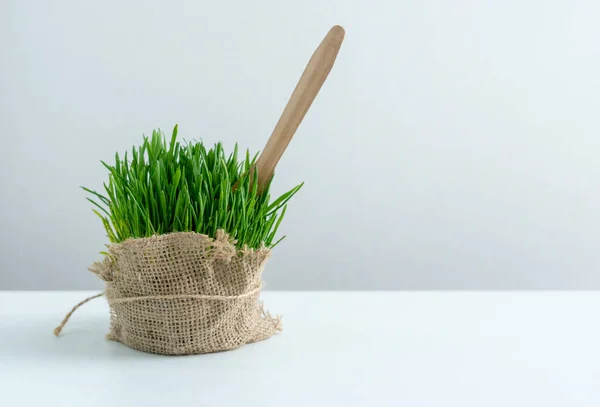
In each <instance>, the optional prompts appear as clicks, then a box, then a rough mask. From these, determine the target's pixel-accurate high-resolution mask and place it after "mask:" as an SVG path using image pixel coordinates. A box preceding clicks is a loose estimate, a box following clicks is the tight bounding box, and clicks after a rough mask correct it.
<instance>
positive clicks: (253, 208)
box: [55, 26, 344, 355]
mask: <svg viewBox="0 0 600 407" xmlns="http://www.w3.org/2000/svg"><path fill="white" fill-rule="evenodd" d="M343 36H344V30H343V29H342V28H341V27H339V26H335V27H333V28H332V29H331V30H330V31H329V33H328V34H327V36H326V37H325V39H324V40H323V41H322V43H321V44H320V45H319V47H318V48H317V50H316V51H315V53H314V54H313V56H312V58H311V60H310V62H309V64H308V66H307V67H306V69H305V71H304V73H303V75H302V77H301V78H300V81H299V83H298V85H297V86H296V89H295V90H294V93H293V94H292V96H291V98H290V100H289V102H288V104H287V106H286V108H285V109H284V111H283V113H282V115H281V118H280V120H279V122H278V123H277V125H276V127H275V129H274V131H273V134H272V135H271V137H270V138H269V141H268V143H267V145H266V146H265V149H264V150H263V152H262V153H261V155H260V156H258V155H254V156H253V157H251V156H250V154H249V152H248V151H247V150H246V152H245V154H242V155H239V154H238V153H239V150H238V146H237V144H236V145H235V147H234V149H233V152H231V153H230V154H226V153H225V151H224V148H223V145H222V144H221V143H216V144H215V145H214V147H212V148H207V147H206V146H205V145H204V144H203V143H202V142H190V143H186V144H182V143H180V142H179V141H178V140H177V132H178V128H177V126H175V128H174V129H173V132H172V134H171V136H170V137H169V138H167V137H166V136H165V135H164V134H163V133H162V132H161V131H160V130H155V131H154V132H153V133H152V136H151V137H144V139H143V142H142V144H141V145H140V146H138V147H134V148H132V150H131V151H130V152H129V154H128V153H125V154H124V155H123V156H122V157H121V156H119V155H118V154H116V155H115V160H114V164H108V163H106V162H102V164H103V165H104V167H105V168H106V169H107V170H108V182H107V183H105V184H104V190H103V191H102V192H97V191H95V190H93V189H90V188H85V187H84V188H83V189H84V190H85V191H86V192H87V193H88V194H89V196H88V197H87V199H88V200H89V201H90V202H91V203H92V204H93V206H94V212H95V213H96V215H97V216H98V217H99V218H100V219H101V221H102V224H103V225H104V228H105V229H106V233H107V236H108V238H109V240H110V244H109V245H107V246H108V249H107V251H105V252H102V254H103V256H104V257H103V259H102V260H101V261H99V262H95V263H94V264H93V265H92V266H91V267H90V271H92V272H93V273H94V274H96V275H97V276H98V277H99V278H100V279H102V280H103V281H104V282H105V287H106V288H105V291H104V292H103V293H102V294H99V295H105V297H106V299H107V301H108V304H109V306H110V310H111V313H110V315H111V324H110V331H109V334H108V338H109V339H112V340H116V341H119V342H121V343H123V344H125V345H127V346H130V347H131V348H134V349H137V350H141V351H146V352H152V353H160V354H167V355H185V354H199V353H209V352H216V351H223V350H229V349H234V348H237V347H239V346H242V345H244V344H246V343H250V342H255V341H259V340H262V339H266V338H268V337H270V336H272V335H273V334H274V333H276V332H277V331H279V330H280V329H281V322H280V318H279V316H277V317H272V316H271V315H270V314H269V313H268V312H267V311H265V310H264V309H263V307H262V304H261V303H260V302H259V296H260V291H261V287H262V278H261V274H262V271H263V268H264V265H265V262H266V260H267V258H268V257H269V256H270V254H271V250H272V249H273V248H274V247H275V246H276V245H277V244H279V242H281V240H282V239H283V237H279V236H278V235H277V231H278V228H279V226H280V224H281V221H282V219H283V217H284V215H285V213H286V208H287V203H288V202H289V200H290V199H291V198H292V197H293V196H294V195H295V194H296V193H297V192H298V191H299V190H300V188H301V187H302V185H303V184H300V185H297V186H295V187H293V188H291V189H290V190H289V191H287V192H286V193H284V194H282V195H281V196H279V197H277V198H276V199H271V196H270V193H269V191H270V186H271V183H272V181H273V174H274V170H275V166H276V165H277V163H278V161H279V159H280V158H281V156H282V154H283V152H284V151H285V149H286V147H287V145H288V144H289V142H290V140H291V138H292V137H293V135H294V133H295V131H296V129H297V128H298V126H299V125H300V122H301V121H302V119H303V118H304V115H305V114H306V112H307V110H308V108H309V107H310V105H311V103H312V101H313V100H314V98H315V97H316V95H317V93H318V91H319V89H320V88H321V86H322V84H323V82H324V81H325V78H326V77H327V75H328V73H329V71H330V70H331V67H332V66H333V63H334V61H335V58H336V55H337V53H338V50H339V48H340V45H341V42H342V39H343ZM99 295H98V296H99ZM95 297H97V296H94V297H90V298H88V299H86V300H84V301H82V302H81V303H79V304H77V305H76V306H75V308H73V310H72V311H71V312H70V313H69V314H67V316H66V317H65V319H64V320H63V322H62V323H61V324H60V325H59V326H58V327H57V328H56V329H55V334H56V335H57V336H58V335H59V334H60V331H61V330H62V328H63V327H64V325H65V323H66V322H67V320H68V319H69V317H70V315H71V314H72V313H73V312H74V311H75V310H76V309H77V308H78V307H79V306H81V305H82V304H84V303H85V302H87V301H89V300H91V299H92V298H95Z"/></svg>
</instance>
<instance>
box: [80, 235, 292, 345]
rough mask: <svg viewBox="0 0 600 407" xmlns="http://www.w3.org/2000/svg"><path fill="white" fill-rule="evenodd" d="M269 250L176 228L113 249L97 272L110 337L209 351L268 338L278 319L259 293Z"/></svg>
mask: <svg viewBox="0 0 600 407" xmlns="http://www.w3.org/2000/svg"><path fill="white" fill-rule="evenodd" d="M269 255H270V250H269V249H267V248H265V247H262V248H260V249H256V250H252V249H247V248H245V249H243V250H237V249H236V247H235V242H234V241H231V240H230V239H229V236H228V235H227V234H226V233H225V232H223V231H218V232H217V235H216V239H214V240H213V239H211V238H209V237H208V236H206V235H201V234H198V233H193V232H177V233H171V234H165V235H158V236H152V237H149V238H142V239H130V240H127V241H125V242H123V243H119V244H114V245H111V246H110V247H109V250H108V255H107V256H106V257H105V259H104V260H103V261H101V262H96V263H94V264H93V265H92V266H91V267H90V271H92V272H93V273H95V274H96V275H97V276H98V277H100V278H101V279H102V280H104V281H105V282H106V291H105V294H106V298H107V300H108V303H109V305H110V309H111V327H110V332H109V334H108V338H109V339H113V340H117V341H119V342H122V343H123V344H125V345H127V346H129V347H131V348H134V349H138V350H141V351H145V352H152V353H159V354H166V355H189V354H199V353H210V352H218V351H224V350H230V349H235V348H238V347H240V346H242V345H244V344H246V343H250V342H255V341H260V340H263V339H266V338H268V337H270V336H272V335H273V334H275V333H276V332H277V331H279V330H281V323H280V318H279V317H271V315H270V314H269V313H268V312H266V311H264V310H263V308H262V304H261V303H259V301H258V298H259V295H260V288H261V274H262V271H263V268H264V265H265V263H266V261H267V258H268V257H269Z"/></svg>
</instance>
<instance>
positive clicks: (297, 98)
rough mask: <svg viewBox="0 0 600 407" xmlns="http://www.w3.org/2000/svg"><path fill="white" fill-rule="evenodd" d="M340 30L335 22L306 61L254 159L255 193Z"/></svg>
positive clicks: (326, 68)
mask: <svg viewBox="0 0 600 407" xmlns="http://www.w3.org/2000/svg"><path fill="white" fill-rule="evenodd" d="M344 33H345V32H344V29H343V28H342V27H340V26H339V25H336V26H333V28H331V30H329V32H328V33H327V35H326V36H325V38H324V39H323V41H321V44H320V45H319V47H318V48H317V49H316V51H315V52H314V53H313V55H312V57H311V58H310V61H308V65H307V66H306V68H305V69H304V72H303V73H302V76H301V77H300V80H299V81H298V84H297V85H296V88H295V89H294V92H293V93H292V96H291V97H290V100H289V101H288V103H287V105H286V106H285V109H284V110H283V113H282V114H281V117H280V118H279V121H278V122H277V125H276V126H275V129H274V130H273V133H272V134H271V137H269V141H268V142H267V145H266V146H265V148H264V150H263V151H262V153H261V155H260V157H258V160H257V161H256V166H255V168H256V170H257V171H258V192H259V193H262V192H263V191H264V190H265V188H266V187H267V185H268V184H269V181H270V180H271V178H272V177H273V173H274V171H275V166H276V165H277V163H278V162H279V159H280V158H281V156H282V155H283V152H284V151H285V149H286V148H287V146H288V144H289V143H290V140H291V139H292V137H293V136H294V133H296V130H297V129H298V126H300V123H301V122H302V119H304V115H306V112H307V111H308V109H309V108H310V105H311V104H312V102H313V100H315V97H316V96H317V94H318V93H319V90H320V89H321V86H323V83H324V82H325V79H326V78H327V75H328V74H329V72H330V71H331V68H332V67H333V63H334V62H335V58H336V57H337V54H338V51H339V50H340V47H341V45H342V41H343V40H344ZM253 170H254V169H253ZM250 179H252V178H250Z"/></svg>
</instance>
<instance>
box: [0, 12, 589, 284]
mask: <svg viewBox="0 0 600 407" xmlns="http://www.w3.org/2000/svg"><path fill="white" fill-rule="evenodd" d="M598 21H600V3H599V2H597V1H593V0H590V1H573V0H564V1H557V0H554V1H547V0H546V1H545V0H496V1H485V2H484V1H475V0H473V1H467V0H460V1H442V0H439V1H433V0H426V1H422V0H407V1H391V0H389V1H373V0H339V1H322V0H304V1H294V2H290V1H279V0H270V1H258V0H257V1H251V2H248V1H242V0H238V1H223V2H199V1H192V0H190V1H173V0H171V1H148V0H144V1H142V0H137V1H125V2H123V1H117V0H105V1H76V0H72V1H68V0H55V1H52V2H49V1H42V0H38V1H32V0H8V1H7V0H4V1H2V3H1V4H0V46H1V58H0V103H1V109H0V123H1V131H0V137H1V148H0V174H1V178H0V182H1V184H0V194H1V199H0V230H1V231H2V235H1V236H2V237H1V239H2V242H1V244H0V289H92V288H100V287H101V284H100V282H99V281H97V280H96V278H95V277H94V276H93V275H92V274H91V273H89V272H87V271H86V267H87V266H88V265H89V264H90V263H91V262H92V261H93V260H96V259H98V258H99V257H100V256H99V254H98V252H99V251H101V250H102V249H103V245H104V244H105V243H106V241H107V239H106V238H105V236H104V231H103V229H102V226H101V224H100V222H99V221H98V220H97V219H96V218H95V216H94V215H93V214H92V212H91V207H90V205H89V204H88V203H87V202H86V201H85V200H84V194H83V193H82V191H81V190H79V188H78V186H79V185H82V184H83V185H86V186H90V187H93V188H100V187H101V183H102V181H103V180H104V179H105V177H106V174H105V171H104V170H103V168H102V166H101V165H100V163H99V160H100V159H104V160H110V159H111V157H112V156H113V155H114V152H115V151H116V150H118V151H120V152H122V151H124V150H125V149H127V148H129V147H131V145H132V144H137V143H138V142H139V141H140V140H141V135H142V133H145V134H149V133H150V132H151V131H152V129H153V128H156V127H160V128H163V129H165V130H166V131H170V129H171V128H172V126H173V125H174V124H176V123H178V124H179V128H180V134H181V135H182V136H183V137H185V138H187V139H191V138H196V139H198V138H202V139H203V140H204V141H205V142H207V143H213V142H216V141H218V140H222V141H223V142H225V144H226V146H227V147H231V146H232V145H233V143H234V142H235V141H239V142H240V143H241V145H242V146H246V147H249V148H250V149H251V150H253V151H256V150H258V149H261V148H262V147H263V145H264V142H265V141H266V139H267V138H268V136H269V135H270V133H271V130H272V128H273V126H274V124H275V122H276V120H277V118H278V116H279V114H280V112H281V110H282V108H283V106H284V105H285V103H286V101H287V99H288V97H289V95H290V93H291V91H292V89H293V87H294V85H295V82H296V80H297V79H298V77H299V76H300V74H301V72H302V70H303V68H304V65H305V63H306V62H307V60H308V58H309V57H310V55H311V53H312V51H313V49H314V48H315V47H316V45H317V44H318V43H319V41H320V40H321V38H322V37H323V36H324V35H325V33H326V32H327V30H328V29H329V27H330V26H331V25H333V24H341V25H343V26H344V27H345V28H346V31H347V36H346V41H345V43H344V45H343V47H342V51H341V54H340V56H339V58H338V61H337V64H336V66H335V67H334V69H333V72H332V75H331V76H330V78H329V80H328V82H327V83H326V84H325V86H324V88H323V91H322V93H321V94H320V95H319V97H318V99H317V101H316V102H315V103H314V105H313V108H312V110H311V111H310V112H309V114H308V115H307V117H306V120H305V122H304V123H303V125H302V126H301V128H300V130H299V132H298V133H297V135H296V138H295V139H294V140H293V142H292V144H291V145H290V149H289V151H288V152H287V153H286V155H285V156H284V158H283V159H282V161H281V163H280V166H279V169H278V174H277V177H276V185H275V188H276V190H277V191H283V190H284V189H285V188H287V187H289V186H291V185H295V184H296V183H298V182H300V181H302V180H304V181H306V185H305V188H304V189H303V190H302V191H301V193H300V194H299V195H298V196H297V198H296V199H295V200H294V201H293V203H292V204H291V206H290V208H289V209H288V214H287V219H286V220H285V221H284V223H283V225H282V230H283V231H284V232H285V233H286V234H287V235H288V239H287V240H286V241H285V242H284V243H282V245H280V246H279V247H278V248H277V250H276V251H275V253H274V256H273V257H272V260H271V261H270V263H269V265H268V267H267V271H266V280H267V282H268V284H269V288H270V289H531V288H533V289H546V288H568V289H570V288H600V272H599V266H600V250H598V246H599V244H600V235H599V230H600V210H599V204H600V188H599V179H600V165H599V159H598V154H599V151H600V121H599V120H598V112H600V24H598Z"/></svg>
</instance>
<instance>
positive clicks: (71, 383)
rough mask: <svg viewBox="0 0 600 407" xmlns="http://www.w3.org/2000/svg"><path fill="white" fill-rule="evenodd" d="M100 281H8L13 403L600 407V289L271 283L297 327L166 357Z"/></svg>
mask: <svg viewBox="0 0 600 407" xmlns="http://www.w3.org/2000/svg"><path fill="white" fill-rule="evenodd" d="M90 294H91V293H89V292H0V404H1V405H2V406H7V407H8V406H21V405H25V406H28V405H31V406H78V407H80V406H103V407H107V406H109V407H118V406H128V407H137V406H144V407H145V406H170V407H178V406H246V407H249V406H261V407H267V406H285V407H291V406H398V407H399V406H411V407H412V406H461V407H468V406H478V407H479V406H482V407H490V406H502V407H507V406H528V407H536V406H543V407H549V406H569V407H575V406H594V407H598V406H600V328H599V324H600V293H599V292H545V293H528V292H523V293H514V292H513V293H511V292H506V293H489V292H482V293H475V292H472V293H467V292H447V293H441V292H440V293H427V292H413V293H408V292H344V293H342V292H266V293H264V294H263V297H262V298H263V299H264V301H265V305H266V308H267V309H269V310H271V311H272V312H273V313H281V314H283V315H284V320H283V323H284V331H283V332H282V333H281V334H279V335H277V336H275V337H273V338H271V339H268V340H266V341H263V342H260V343H256V344H251V345H246V346H244V347H242V348H240V349H238V350H234V351H230V352H222V353H218V354H211V355H200V356H179V357H173V356H159V355H151V354H146V353H142V352H138V351H134V350H132V349H129V348H127V347H125V346H123V345H121V344H119V343H115V342H111V341H107V340H105V338H104V336H105V334H106V332H107V330H108V321H109V316H108V306H107V304H106V300H105V299H104V298H103V297H102V298H99V299H96V300H93V301H92V302H90V303H88V304H86V305H84V306H83V307H82V308H80V309H79V310H78V312H76V313H75V314H74V316H73V317H72V318H71V321H69V323H68V324H67V326H66V327H65V329H64V331H63V334H62V336H61V337H60V338H56V337H54V335H53V334H52V330H53V328H54V327H55V326H56V325H57V324H58V323H59V322H60V320H61V319H62V317H63V316H64V314H65V313H66V312H67V311H69V309H70V308H71V306H72V305H74V304H75V303H77V302H79V301H80V300H81V299H83V298H85V297H86V296H88V295H90Z"/></svg>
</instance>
